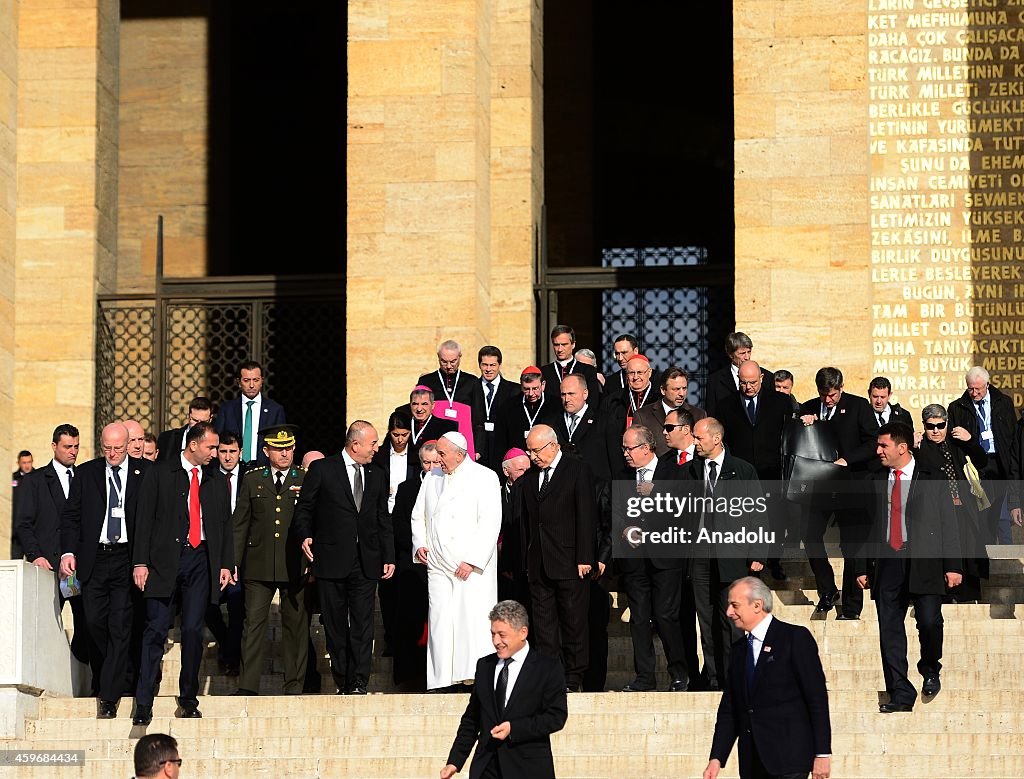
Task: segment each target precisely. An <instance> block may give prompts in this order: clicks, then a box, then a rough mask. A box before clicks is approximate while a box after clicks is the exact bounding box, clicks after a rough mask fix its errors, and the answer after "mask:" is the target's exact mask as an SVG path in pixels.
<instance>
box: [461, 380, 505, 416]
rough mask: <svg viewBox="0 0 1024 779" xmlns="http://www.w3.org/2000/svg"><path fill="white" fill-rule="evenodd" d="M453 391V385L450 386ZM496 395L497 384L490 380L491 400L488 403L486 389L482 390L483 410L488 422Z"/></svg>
mask: <svg viewBox="0 0 1024 779" xmlns="http://www.w3.org/2000/svg"><path fill="white" fill-rule="evenodd" d="M484 381H486V379H484ZM454 393H455V388H454V387H453V388H452V394H454ZM496 397H498V385H497V384H495V383H494V382H493V381H492V382H491V402H490V403H488V402H487V390H486V389H485V390H484V412H485V414H486V417H485V419H486V421H488V422H490V421H491V406H493V405H494V399H495V398H496Z"/></svg>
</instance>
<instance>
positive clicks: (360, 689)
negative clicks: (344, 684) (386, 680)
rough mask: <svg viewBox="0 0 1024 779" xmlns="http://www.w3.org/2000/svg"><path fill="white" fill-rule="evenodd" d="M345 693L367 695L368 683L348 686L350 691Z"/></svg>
mask: <svg viewBox="0 0 1024 779" xmlns="http://www.w3.org/2000/svg"><path fill="white" fill-rule="evenodd" d="M345 694H346V695H366V694H367V690H366V685H365V684H353V685H352V686H351V687H349V688H348V692H347V693H345Z"/></svg>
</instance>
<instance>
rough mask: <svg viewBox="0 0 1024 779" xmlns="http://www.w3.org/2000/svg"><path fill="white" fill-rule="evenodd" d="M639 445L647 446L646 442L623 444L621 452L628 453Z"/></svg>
mask: <svg viewBox="0 0 1024 779" xmlns="http://www.w3.org/2000/svg"><path fill="white" fill-rule="evenodd" d="M641 446H647V444H637V445H636V446H624V447H622V453H623V454H629V453H630V452H632V451H633V450H634V449H639V448H640V447H641Z"/></svg>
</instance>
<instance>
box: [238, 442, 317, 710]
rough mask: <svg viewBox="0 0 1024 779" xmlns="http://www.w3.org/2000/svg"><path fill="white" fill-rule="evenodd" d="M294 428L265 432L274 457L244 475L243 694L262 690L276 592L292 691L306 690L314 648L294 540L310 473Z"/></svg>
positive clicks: (241, 540) (241, 497)
mask: <svg viewBox="0 0 1024 779" xmlns="http://www.w3.org/2000/svg"><path fill="white" fill-rule="evenodd" d="M296 430H297V428H296V427H295V426H294V425H276V426H274V427H269V428H266V429H264V430H260V432H259V436H260V438H261V439H262V440H263V453H264V454H265V455H266V457H267V459H268V460H269V461H270V464H269V465H264V466H262V467H260V468H256V469H255V470H252V471H249V472H248V473H246V474H245V476H244V477H243V478H242V486H241V490H240V492H239V494H238V500H237V502H236V504H235V513H234V515H233V520H234V526H235V560H236V561H238V564H239V569H240V571H241V574H242V578H243V582H242V583H243V585H244V588H245V626H244V628H243V629H242V667H241V673H240V674H239V676H238V692H237V693H236V695H257V694H258V693H259V689H260V674H261V672H262V670H263V658H264V652H265V650H266V647H267V644H268V643H269V641H268V638H267V616H268V614H269V613H270V602H271V600H272V599H273V597H274V593H275V592H277V591H280V593H281V624H282V628H283V631H282V639H281V645H282V652H283V654H284V692H285V694H286V695H298V694H300V693H301V692H302V684H303V679H304V677H305V675H306V663H307V660H308V646H309V617H308V615H307V614H306V604H305V598H304V587H305V584H306V581H305V578H304V576H303V574H304V571H305V569H306V565H305V560H304V558H303V556H302V550H301V549H300V548H299V546H298V545H297V544H295V543H294V542H293V543H289V541H288V529H289V527H290V526H291V522H292V514H293V512H294V511H295V502H296V501H297V500H298V498H299V490H300V489H301V488H302V479H303V476H305V473H306V472H305V471H304V470H303V469H302V468H301V467H300V466H298V465H295V463H294V459H295V432H296Z"/></svg>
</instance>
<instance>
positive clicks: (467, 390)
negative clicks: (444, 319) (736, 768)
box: [416, 339, 480, 419]
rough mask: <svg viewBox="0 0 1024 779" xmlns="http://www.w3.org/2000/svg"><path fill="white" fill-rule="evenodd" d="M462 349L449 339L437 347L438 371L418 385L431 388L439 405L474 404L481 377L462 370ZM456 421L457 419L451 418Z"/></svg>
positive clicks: (423, 376) (424, 376)
mask: <svg viewBox="0 0 1024 779" xmlns="http://www.w3.org/2000/svg"><path fill="white" fill-rule="evenodd" d="M461 365H462V347H461V346H459V344H458V342H456V341H453V340H451V339H448V340H447V341H442V342H441V344H440V346H438V347H437V366H438V367H437V370H436V371H431V372H430V373H424V374H423V375H422V376H420V378H419V380H418V381H417V382H416V383H417V384H422V385H423V386H425V387H430V389H432V390H433V391H434V397H435V398H436V399H437V401H438V402H439V403H442V404H444V403H445V402H451V403H455V402H458V403H465V404H466V405H467V406H468V405H470V404H472V402H473V387H474V385H475V384H476V383H477V382H479V381H480V377H479V376H476V375H474V374H472V373H467V372H466V371H464V370H462V367H461ZM451 418H452V419H454V418H455V417H454V416H453V417H451Z"/></svg>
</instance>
